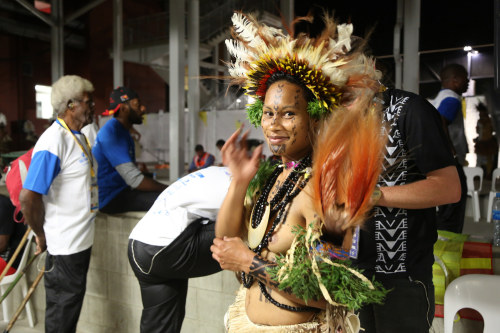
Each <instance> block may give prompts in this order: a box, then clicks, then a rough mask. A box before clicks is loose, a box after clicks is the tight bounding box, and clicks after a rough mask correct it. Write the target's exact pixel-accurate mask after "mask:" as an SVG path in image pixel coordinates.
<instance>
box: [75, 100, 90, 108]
mask: <svg viewBox="0 0 500 333" xmlns="http://www.w3.org/2000/svg"><path fill="white" fill-rule="evenodd" d="M75 102H78V103H85V104H87V106H88V107H89V108H93V107H94V106H95V103H94V100H93V99H88V100H86V101H84V100H82V99H75Z"/></svg>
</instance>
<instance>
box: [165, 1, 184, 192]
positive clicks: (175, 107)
mask: <svg viewBox="0 0 500 333" xmlns="http://www.w3.org/2000/svg"><path fill="white" fill-rule="evenodd" d="M169 5H170V27H169V30H170V32H169V48H170V58H169V68H170V79H169V91H170V94H169V97H170V126H169V127H170V128H169V129H170V143H169V146H170V154H169V155H170V181H172V182H173V181H175V180H177V179H178V178H179V177H180V176H182V174H183V173H184V74H185V73H184V58H185V55H184V35H185V31H184V30H185V29H184V24H185V14H184V8H185V5H184V0H175V1H170V4H169Z"/></svg>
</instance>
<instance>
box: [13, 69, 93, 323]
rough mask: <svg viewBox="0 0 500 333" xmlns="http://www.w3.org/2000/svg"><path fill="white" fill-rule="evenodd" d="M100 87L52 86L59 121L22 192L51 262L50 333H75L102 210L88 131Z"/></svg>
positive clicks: (44, 139)
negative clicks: (94, 97) (85, 131)
mask: <svg viewBox="0 0 500 333" xmlns="http://www.w3.org/2000/svg"><path fill="white" fill-rule="evenodd" d="M93 91H94V87H93V85H92V83H90V82H89V81H88V80H86V79H83V78H81V77H79V76H76V75H67V76H63V77H61V78H60V79H59V80H57V81H56V82H55V83H54V84H53V85H52V96H51V101H52V106H53V108H54V111H55V112H56V113H57V119H56V121H54V123H53V124H52V125H51V126H50V127H49V128H48V129H47V130H46V131H45V132H44V133H43V134H42V136H41V137H40V139H39V140H38V142H37V143H36V145H35V148H34V150H33V156H32V160H31V165H30V168H29V171H28V175H27V177H26V180H25V183H24V186H23V190H22V191H21V194H20V202H21V207H22V212H23V214H24V217H25V219H26V222H27V223H28V225H29V226H30V227H31V228H32V229H33V231H34V232H35V234H36V241H37V253H40V252H43V251H45V250H46V249H47V259H46V263H45V269H46V273H45V293H46V312H45V332H75V331H76V325H77V322H78V317H79V316H80V310H81V308H82V303H83V297H84V295H85V286H86V280H87V271H88V267H89V262H90V251H91V247H92V244H93V241H94V220H95V213H96V212H97V208H98V206H97V185H96V184H97V180H96V166H95V163H94V161H93V157H92V152H91V149H90V145H89V143H88V140H87V139H86V137H85V135H83V134H82V133H81V132H80V131H81V129H82V127H84V126H85V125H87V124H89V123H91V122H92V119H93V113H94V102H93V100H92V92H93Z"/></svg>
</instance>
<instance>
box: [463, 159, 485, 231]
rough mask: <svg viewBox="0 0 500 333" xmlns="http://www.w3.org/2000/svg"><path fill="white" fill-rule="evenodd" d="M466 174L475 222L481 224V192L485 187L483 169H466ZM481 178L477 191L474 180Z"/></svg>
mask: <svg viewBox="0 0 500 333" xmlns="http://www.w3.org/2000/svg"><path fill="white" fill-rule="evenodd" d="M464 173H465V176H466V177H467V195H468V196H470V197H472V213H473V215H474V222H479V218H480V217H481V213H480V210H479V192H480V191H481V188H482V186H483V173H484V172H483V169H481V168H479V167H474V168H471V167H464ZM476 177H479V188H478V189H477V190H476V189H475V187H474V178H476Z"/></svg>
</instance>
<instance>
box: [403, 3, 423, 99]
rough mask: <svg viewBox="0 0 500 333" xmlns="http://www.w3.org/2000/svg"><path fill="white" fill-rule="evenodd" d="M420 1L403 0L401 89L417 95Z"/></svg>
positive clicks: (418, 81) (418, 80)
mask: <svg viewBox="0 0 500 333" xmlns="http://www.w3.org/2000/svg"><path fill="white" fill-rule="evenodd" d="M419 29H420V0H405V9H404V63H403V89H404V90H407V91H411V92H413V93H415V94H418V90H419V83H420V77H419V74H420V62H419V55H418V52H419V45H418V41H419Z"/></svg>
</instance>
